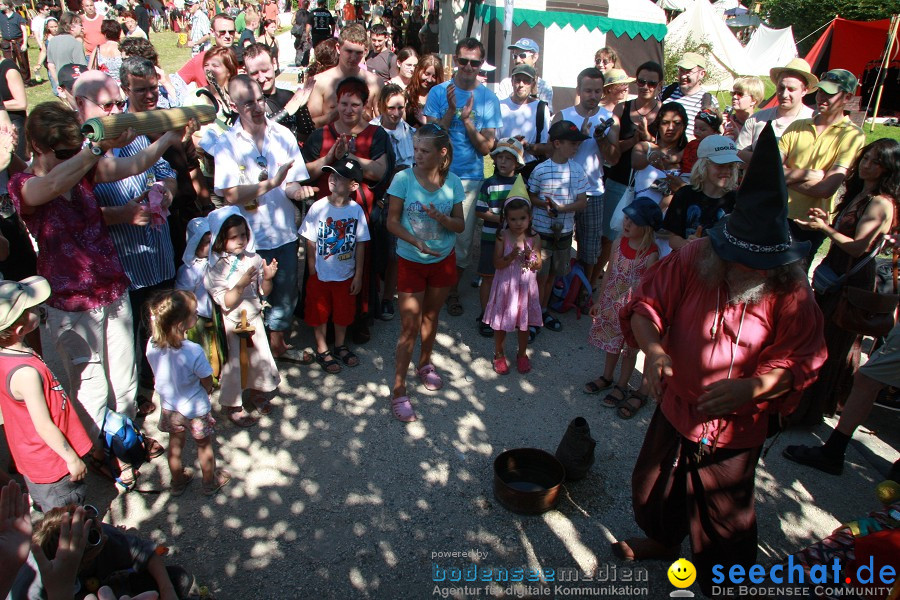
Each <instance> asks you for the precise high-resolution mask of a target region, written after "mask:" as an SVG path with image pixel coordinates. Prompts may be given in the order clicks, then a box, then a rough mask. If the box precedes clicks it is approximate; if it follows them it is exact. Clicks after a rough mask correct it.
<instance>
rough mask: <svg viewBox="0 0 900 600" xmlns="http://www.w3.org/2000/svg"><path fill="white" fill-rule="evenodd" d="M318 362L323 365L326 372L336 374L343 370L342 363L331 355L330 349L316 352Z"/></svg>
mask: <svg viewBox="0 0 900 600" xmlns="http://www.w3.org/2000/svg"><path fill="white" fill-rule="evenodd" d="M316 362H317V363H319V366H320V367H322V369H324V371H325V372H326V373H331V374H332V375H335V374H337V373H340V372H341V365H339V364H338V361H336V360H335V359H334V356H332V355H331V351H330V350H326V351H325V352H316Z"/></svg>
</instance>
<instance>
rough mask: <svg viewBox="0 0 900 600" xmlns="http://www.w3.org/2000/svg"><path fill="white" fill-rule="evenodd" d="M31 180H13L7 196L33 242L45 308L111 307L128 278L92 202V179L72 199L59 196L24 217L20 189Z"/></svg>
mask: <svg viewBox="0 0 900 600" xmlns="http://www.w3.org/2000/svg"><path fill="white" fill-rule="evenodd" d="M32 177H36V175H34V174H32V173H17V174H15V175H13V176H12V178H11V179H10V181H9V195H10V197H11V198H12V201H13V203H14V204H15V206H16V210H17V211H19V214H20V215H22V219H23V220H24V221H25V225H27V226H28V230H29V231H30V232H31V234H32V235H33V236H34V237H35V238H36V239H37V243H38V250H39V251H38V259H37V271H38V275H40V276H41V277H44V278H45V279H46V280H47V281H48V282H49V283H50V289H51V290H52V291H53V293H52V294H51V295H50V298H49V299H48V300H47V304H49V305H50V306H52V307H53V308H56V309H59V310H64V311H66V312H79V311H86V310H91V309H94V308H97V307H100V306H107V305H109V304H112V303H113V302H114V301H115V300H117V299H118V298H119V297H120V296H121V295H122V294H124V293H125V291H126V290H127V289H128V277H127V276H126V275H125V271H124V270H123V269H122V263H121V262H119V255H118V254H117V253H116V247H115V246H114V245H113V241H112V238H111V237H110V236H109V230H108V229H107V228H106V223H105V222H104V221H103V214H102V213H101V212H100V205H99V204H97V199H96V198H95V197H94V192H93V186H92V183H91V180H90V179H89V177H90V174H89V175H88V176H86V177H85V178H84V179H82V180H81V181H80V182H78V185H76V186H75V188H74V189H73V190H72V192H71V195H72V199H71V200H67V199H66V198H64V197H62V196H58V197H57V198H54V199H53V200H51V201H50V202H48V203H46V204H42V205H41V206H36V207H33V208H31V209H30V210H31V213H30V214H27V213H26V212H25V211H23V210H22V186H24V185H25V182H26V181H28V180H29V179H31V178H32ZM26 208H27V207H26Z"/></svg>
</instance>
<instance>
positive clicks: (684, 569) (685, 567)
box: [666, 558, 697, 588]
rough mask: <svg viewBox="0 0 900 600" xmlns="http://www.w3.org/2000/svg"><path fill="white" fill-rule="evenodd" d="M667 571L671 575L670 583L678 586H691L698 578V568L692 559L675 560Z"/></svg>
mask: <svg viewBox="0 0 900 600" xmlns="http://www.w3.org/2000/svg"><path fill="white" fill-rule="evenodd" d="M666 573H667V574H668V576H669V583H671V584H672V585H674V586H675V587H677V588H686V587H690V586H691V584H692V583H694V580H695V579H697V569H695V568H694V565H693V564H692V563H691V561H689V560H687V559H684V558H679V559H678V560H676V561H675V562H673V563H672V566H670V567H669V570H668V571H667V572H666Z"/></svg>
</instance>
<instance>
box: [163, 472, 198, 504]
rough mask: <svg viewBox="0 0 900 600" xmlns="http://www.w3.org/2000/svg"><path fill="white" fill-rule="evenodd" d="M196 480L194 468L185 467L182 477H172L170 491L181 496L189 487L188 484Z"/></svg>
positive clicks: (173, 494)
mask: <svg viewBox="0 0 900 600" xmlns="http://www.w3.org/2000/svg"><path fill="white" fill-rule="evenodd" d="M193 480H194V470H193V469H191V468H190V467H184V468H183V469H181V477H179V478H178V479H177V480H176V479H175V477H172V487H171V489H170V490H169V493H170V494H171V495H172V496H176V497H177V496H180V495H182V494H183V493H184V491H185V490H186V489H187V486H188V485H189V484H190V483H191V482H192V481H193Z"/></svg>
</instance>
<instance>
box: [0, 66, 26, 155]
mask: <svg viewBox="0 0 900 600" xmlns="http://www.w3.org/2000/svg"><path fill="white" fill-rule="evenodd" d="M18 70H19V69H18V67H16V63H15V61H13V60H10V59H8V58H4V59H3V60H2V61H0V101H2V102H6V101H8V100H12V99H13V95H12V92H10V91H9V84H8V83H7V82H6V75H7V73H9V72H10V71H16V72H18ZM6 112H7V114H9V120H10V121H11V122H12V124H13V127H15V128H16V133H18V134H19V141H18V142H16V154H18V155H19V158H22V159H25V158H26V157H27V153H26V146H25V116H26V113H25V111H24V110H8V111H6Z"/></svg>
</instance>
